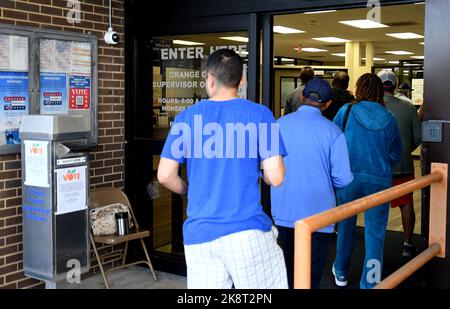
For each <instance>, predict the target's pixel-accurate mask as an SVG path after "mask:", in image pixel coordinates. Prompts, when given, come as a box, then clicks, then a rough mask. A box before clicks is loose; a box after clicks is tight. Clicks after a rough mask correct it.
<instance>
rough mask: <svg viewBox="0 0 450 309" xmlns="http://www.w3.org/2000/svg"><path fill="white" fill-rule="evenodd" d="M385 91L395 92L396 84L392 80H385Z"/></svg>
mask: <svg viewBox="0 0 450 309" xmlns="http://www.w3.org/2000/svg"><path fill="white" fill-rule="evenodd" d="M383 87H384V91H385V92H394V91H395V88H397V87H396V86H395V85H393V84H392V82H390V81H385V82H384V83H383Z"/></svg>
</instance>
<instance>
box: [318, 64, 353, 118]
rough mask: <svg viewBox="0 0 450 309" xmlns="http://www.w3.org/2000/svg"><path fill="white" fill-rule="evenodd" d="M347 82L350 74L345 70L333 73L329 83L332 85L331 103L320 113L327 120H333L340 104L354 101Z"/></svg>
mask: <svg viewBox="0 0 450 309" xmlns="http://www.w3.org/2000/svg"><path fill="white" fill-rule="evenodd" d="M349 83H350V76H348V74H347V73H346V72H343V71H340V72H337V73H336V74H334V77H333V82H332V83H331V85H332V86H333V94H332V96H331V104H330V106H328V108H327V109H326V110H325V111H324V112H323V113H322V114H323V115H324V116H325V118H327V119H328V120H330V121H333V119H334V117H335V116H336V114H337V113H338V111H339V110H340V109H341V107H342V106H344V105H345V104H347V103H351V102H353V101H355V97H354V96H353V95H352V94H351V93H350V91H348V90H347V89H348V85H349Z"/></svg>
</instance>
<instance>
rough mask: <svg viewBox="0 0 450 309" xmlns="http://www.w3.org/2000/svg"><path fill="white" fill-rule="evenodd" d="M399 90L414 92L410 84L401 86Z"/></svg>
mask: <svg viewBox="0 0 450 309" xmlns="http://www.w3.org/2000/svg"><path fill="white" fill-rule="evenodd" d="M398 89H403V90H410V91H413V89H411V85H410V84H409V83H403V84H401V85H400V86H398Z"/></svg>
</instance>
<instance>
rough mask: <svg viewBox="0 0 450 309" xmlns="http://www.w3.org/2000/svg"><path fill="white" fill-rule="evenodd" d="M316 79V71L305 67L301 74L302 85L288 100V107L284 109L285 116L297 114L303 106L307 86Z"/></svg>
mask: <svg viewBox="0 0 450 309" xmlns="http://www.w3.org/2000/svg"><path fill="white" fill-rule="evenodd" d="M313 78H314V70H313V69H312V68H311V67H304V68H303V69H302V70H301V72H300V81H301V84H300V85H299V86H298V87H297V88H295V89H294V91H292V93H291V94H290V95H289V96H288V97H287V99H286V106H285V107H284V115H287V114H290V113H293V112H296V111H297V109H298V108H299V107H300V105H301V104H302V93H303V89H305V86H306V84H307V83H308V82H309V81H310V80H311V79H313Z"/></svg>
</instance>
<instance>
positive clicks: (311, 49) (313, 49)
mask: <svg viewBox="0 0 450 309" xmlns="http://www.w3.org/2000/svg"><path fill="white" fill-rule="evenodd" d="M294 49H295V50H298V48H294ZM301 51H304V52H307V53H322V52H327V51H328V50H326V49H321V48H314V47H305V48H302V49H301Z"/></svg>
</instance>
